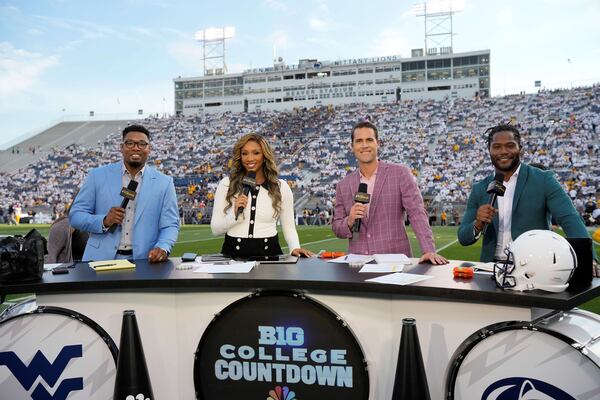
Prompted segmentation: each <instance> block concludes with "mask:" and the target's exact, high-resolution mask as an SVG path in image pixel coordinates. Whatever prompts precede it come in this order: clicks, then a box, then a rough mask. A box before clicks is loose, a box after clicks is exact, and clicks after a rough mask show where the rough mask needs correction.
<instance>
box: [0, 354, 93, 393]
mask: <svg viewBox="0 0 600 400" xmlns="http://www.w3.org/2000/svg"><path fill="white" fill-rule="evenodd" d="M81 356H82V345H80V344H76V345H71V346H65V347H63V349H62V350H61V351H60V353H58V356H57V357H56V359H55V360H54V363H52V364H51V363H50V362H49V361H48V359H47V358H46V357H45V356H44V354H42V352H41V351H40V350H38V351H37V352H36V353H35V355H34V356H33V359H32V360H31V362H30V363H29V365H28V366H27V365H25V364H24V363H23V361H21V359H20V358H19V357H18V356H17V355H16V354H15V353H14V352H12V351H5V352H0V366H2V365H6V366H7V367H8V369H9V370H10V372H12V374H13V375H14V376H15V378H17V380H18V381H19V383H20V384H21V386H23V388H24V389H25V390H27V391H29V389H31V386H32V385H33V383H34V382H35V380H36V379H37V377H38V376H41V377H42V379H44V380H45V381H46V383H48V385H50V386H51V387H54V385H55V384H56V382H57V381H58V378H60V375H61V374H62V373H63V372H64V370H65V368H67V365H68V364H69V361H71V359H73V358H78V357H81ZM82 389H83V378H68V379H63V380H62V382H60V384H59V385H58V387H57V388H56V391H55V392H54V396H51V395H50V393H48V391H46V389H45V388H44V386H42V385H41V384H38V385H37V386H36V388H35V389H34V390H33V392H32V393H31V399H32V400H65V399H66V398H67V396H68V395H69V393H71V392H72V391H75V390H82Z"/></svg>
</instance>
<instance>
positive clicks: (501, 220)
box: [494, 165, 521, 260]
mask: <svg viewBox="0 0 600 400" xmlns="http://www.w3.org/2000/svg"><path fill="white" fill-rule="evenodd" d="M520 170H521V165H519V168H517V170H516V171H515V172H514V173H513V174H512V176H511V177H510V179H509V180H508V182H506V181H505V182H504V187H506V191H505V192H504V196H498V198H497V200H496V201H497V202H498V240H497V242H496V253H495V254H494V257H495V258H497V259H499V260H505V259H506V254H504V249H505V248H506V246H508V244H509V243H510V242H512V240H513V238H512V236H511V233H510V229H511V226H512V206H513V198H514V197H515V188H516V186H517V179H518V178H519V171H520Z"/></svg>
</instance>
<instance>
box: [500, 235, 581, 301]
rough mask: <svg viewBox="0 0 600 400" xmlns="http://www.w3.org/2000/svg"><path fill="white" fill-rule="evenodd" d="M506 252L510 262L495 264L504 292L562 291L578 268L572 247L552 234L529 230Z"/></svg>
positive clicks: (511, 244) (507, 259)
mask: <svg viewBox="0 0 600 400" xmlns="http://www.w3.org/2000/svg"><path fill="white" fill-rule="evenodd" d="M505 252H506V255H507V258H506V261H503V262H499V263H495V264H494V279H495V281H496V285H498V287H501V288H503V289H512V290H521V291H523V290H533V289H542V290H546V291H548V292H562V291H563V290H565V289H566V288H567V286H568V282H569V279H571V276H573V271H575V268H577V256H576V255H575V251H574V250H573V248H572V247H571V244H569V242H567V240H566V239H565V238H563V237H562V236H560V235H558V234H556V233H554V232H552V231H546V230H538V229H535V230H531V231H527V232H525V233H523V234H522V235H521V236H519V237H518V238H517V239H516V240H515V241H513V242H512V243H510V244H509V245H508V246H507V247H506V250H505Z"/></svg>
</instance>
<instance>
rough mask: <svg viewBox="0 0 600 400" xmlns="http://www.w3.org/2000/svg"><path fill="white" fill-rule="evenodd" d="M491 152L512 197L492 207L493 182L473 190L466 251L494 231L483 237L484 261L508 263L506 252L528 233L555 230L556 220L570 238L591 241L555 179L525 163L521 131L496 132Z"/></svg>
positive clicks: (503, 128)
mask: <svg viewBox="0 0 600 400" xmlns="http://www.w3.org/2000/svg"><path fill="white" fill-rule="evenodd" d="M488 150H489V152H490V159H491V161H492V164H493V165H494V168H495V170H496V172H497V173H502V174H503V175H504V182H503V184H504V186H505V187H506V191H505V193H504V196H502V197H498V198H497V200H496V201H497V202H496V204H495V205H494V206H492V205H490V204H489V198H490V195H489V194H488V193H487V187H488V185H489V184H490V182H491V181H492V180H493V177H492V176H488V177H487V178H485V179H484V180H482V181H480V182H477V183H475V184H474V185H473V190H472V191H471V194H470V195H469V200H468V203H467V209H466V211H465V214H464V216H463V220H462V222H461V224H460V228H459V229H458V240H459V242H460V243H461V244H462V245H463V246H468V245H471V244H473V243H475V242H476V241H477V239H479V237H480V236H481V233H482V231H483V230H484V227H485V226H486V225H489V226H488V227H487V229H486V230H485V233H484V235H483V244H482V247H481V257H480V260H481V261H483V262H490V261H494V260H503V259H505V257H506V256H505V254H504V249H505V248H506V246H507V245H508V244H509V243H510V242H511V241H513V240H515V239H516V238H517V237H518V236H519V235H521V234H522V233H524V232H527V231H529V230H532V229H550V216H551V215H552V216H553V217H554V219H555V220H556V222H557V223H558V224H559V225H560V226H561V227H562V228H563V230H564V231H565V234H566V235H567V236H568V237H589V233H588V232H587V230H586V229H585V225H584V224H583V220H582V219H581V217H580V216H579V214H578V213H577V211H576V210H575V207H574V206H573V203H572V202H571V199H569V196H567V194H566V192H565V191H564V189H563V188H562V187H561V185H560V183H558V181H557V180H556V178H555V177H554V174H553V173H552V172H551V171H543V170H541V169H539V168H536V167H532V166H530V165H527V164H525V163H521V160H520V154H521V151H522V147H521V135H520V133H519V131H518V129H517V128H516V127H514V126H512V125H499V126H496V127H494V128H491V129H490V130H489V134H488Z"/></svg>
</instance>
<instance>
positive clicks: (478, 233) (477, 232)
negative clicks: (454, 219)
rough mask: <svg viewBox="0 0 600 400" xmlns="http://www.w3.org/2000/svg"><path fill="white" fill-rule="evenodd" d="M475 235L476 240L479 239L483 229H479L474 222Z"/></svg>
mask: <svg viewBox="0 0 600 400" xmlns="http://www.w3.org/2000/svg"><path fill="white" fill-rule="evenodd" d="M473 236H474V237H475V240H477V239H479V236H481V231H480V230H477V227H476V226H475V224H473Z"/></svg>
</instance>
